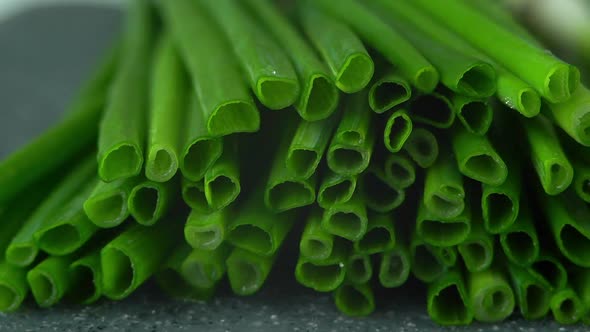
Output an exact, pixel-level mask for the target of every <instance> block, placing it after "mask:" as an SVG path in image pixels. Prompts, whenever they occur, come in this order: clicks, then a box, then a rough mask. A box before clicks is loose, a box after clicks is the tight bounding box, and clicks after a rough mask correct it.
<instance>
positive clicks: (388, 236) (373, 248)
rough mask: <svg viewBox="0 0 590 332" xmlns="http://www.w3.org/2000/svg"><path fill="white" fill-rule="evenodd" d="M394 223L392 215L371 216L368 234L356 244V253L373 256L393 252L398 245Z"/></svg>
mask: <svg viewBox="0 0 590 332" xmlns="http://www.w3.org/2000/svg"><path fill="white" fill-rule="evenodd" d="M394 223H395V221H394V219H393V217H392V216H391V215H390V214H381V213H372V214H369V216H368V224H367V232H366V233H365V235H364V236H363V237H362V238H361V239H360V240H358V241H356V242H355V243H354V250H355V252H357V253H359V254H363V255H373V254H377V253H382V252H386V251H391V250H393V249H394V248H395V246H396V243H397V237H396V230H395V227H394Z"/></svg>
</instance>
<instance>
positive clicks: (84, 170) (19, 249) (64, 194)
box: [6, 158, 96, 267]
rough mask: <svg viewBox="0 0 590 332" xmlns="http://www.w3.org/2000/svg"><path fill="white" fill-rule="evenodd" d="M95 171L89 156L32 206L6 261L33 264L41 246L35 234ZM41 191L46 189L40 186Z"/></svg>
mask: <svg viewBox="0 0 590 332" xmlns="http://www.w3.org/2000/svg"><path fill="white" fill-rule="evenodd" d="M95 174H96V161H95V160H94V158H87V159H85V160H84V161H82V162H81V163H80V164H79V165H77V166H76V167H75V168H74V169H72V170H70V172H69V174H68V175H67V176H65V177H64V178H63V179H61V180H60V182H59V183H58V184H57V186H56V187H55V189H53V190H52V192H51V193H50V194H49V195H47V197H46V198H45V199H44V200H43V202H42V203H41V204H40V205H39V206H38V207H37V208H35V209H34V210H33V208H31V211H33V212H32V214H31V216H29V217H28V218H27V219H26V220H24V221H22V222H23V224H22V227H21V228H20V230H19V231H18V232H17V233H16V235H15V236H14V238H12V240H11V242H10V244H9V245H8V248H6V261H7V262H8V263H10V264H13V265H16V266H21V267H25V266H29V265H31V264H32V263H33V261H34V260H35V258H36V257H37V254H38V253H39V247H38V246H37V243H36V242H35V240H34V238H33V235H34V234H35V233H36V232H37V231H38V230H39V229H40V228H41V226H42V225H43V224H44V223H45V222H46V220H48V219H50V218H52V217H53V216H54V214H55V213H57V212H58V211H59V210H60V209H61V208H62V207H63V206H64V205H65V204H66V203H67V202H68V201H69V200H70V199H71V198H72V197H73V196H74V195H75V194H76V193H77V191H78V190H80V188H82V187H84V185H86V184H87V183H88V181H89V180H90V179H91V178H92V177H93V176H95ZM38 192H39V193H40V192H42V191H41V190H39V191H38ZM23 211H27V209H23Z"/></svg>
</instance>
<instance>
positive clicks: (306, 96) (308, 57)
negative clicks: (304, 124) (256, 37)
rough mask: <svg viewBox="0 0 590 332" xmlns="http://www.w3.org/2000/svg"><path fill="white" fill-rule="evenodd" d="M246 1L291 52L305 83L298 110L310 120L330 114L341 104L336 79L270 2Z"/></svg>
mask: <svg viewBox="0 0 590 332" xmlns="http://www.w3.org/2000/svg"><path fill="white" fill-rule="evenodd" d="M244 3H245V4H246V5H247V6H248V7H249V9H250V11H251V12H252V13H253V14H254V15H255V16H256V17H257V18H258V19H259V21H260V23H261V24H262V25H263V26H264V27H265V28H266V29H267V30H268V31H270V32H271V33H272V34H273V36H274V38H275V40H276V41H277V42H278V43H279V44H280V45H281V47H282V48H283V49H284V50H285V52H286V53H287V54H288V55H289V57H290V59H291V62H292V63H293V66H294V67H295V71H296V72H297V76H298V77H299V82H300V84H302V89H301V93H300V95H299V100H298V101H297V102H296V103H295V109H297V112H298V113H299V115H300V116H301V117H302V118H303V119H305V120H307V121H317V120H321V119H325V118H327V117H329V116H330V114H332V113H333V112H334V111H335V110H336V107H337V106H338V100H339V99H340V98H339V93H338V89H337V88H336V86H335V85H334V79H333V77H332V75H331V74H330V73H329V71H328V69H327V68H326V66H325V65H324V64H323V63H322V61H320V59H318V57H317V56H316V54H315V51H314V50H313V48H312V47H311V45H309V44H308V43H307V41H306V40H305V39H304V38H303V36H302V35H301V34H300V33H299V31H297V29H296V28H295V27H294V26H293V25H292V24H291V22H289V21H288V20H287V18H286V17H285V16H284V15H283V14H282V13H281V12H280V11H279V10H278V8H277V7H276V6H275V4H273V3H272V2H271V1H267V0H264V1H261V0H248V1H244Z"/></svg>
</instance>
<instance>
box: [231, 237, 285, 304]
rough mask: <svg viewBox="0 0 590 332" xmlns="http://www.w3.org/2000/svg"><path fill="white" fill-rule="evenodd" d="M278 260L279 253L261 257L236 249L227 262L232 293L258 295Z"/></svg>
mask: <svg viewBox="0 0 590 332" xmlns="http://www.w3.org/2000/svg"><path fill="white" fill-rule="evenodd" d="M276 258H277V253H275V254H274V255H271V256H260V255H257V254H254V253H252V252H250V251H246V250H244V249H240V248H236V249H234V250H233V251H232V253H231V254H230V255H229V258H228V259H227V261H226V265H227V277H228V279H229V285H230V286H231V289H232V291H233V292H234V293H235V294H237V295H241V296H245V295H252V294H254V293H256V292H257V291H258V290H259V289H260V288H261V287H262V286H263V285H264V282H265V281H266V278H267V277H268V274H269V273H270V270H271V269H272V266H273V264H274V262H275V260H276Z"/></svg>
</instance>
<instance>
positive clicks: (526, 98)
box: [517, 89, 541, 118]
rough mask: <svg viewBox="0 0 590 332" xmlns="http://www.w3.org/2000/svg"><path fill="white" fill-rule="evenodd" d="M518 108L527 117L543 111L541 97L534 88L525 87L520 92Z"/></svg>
mask: <svg viewBox="0 0 590 332" xmlns="http://www.w3.org/2000/svg"><path fill="white" fill-rule="evenodd" d="M517 107H518V110H519V111H520V113H521V114H522V115H524V116H525V117H527V118H532V117H534V116H537V115H538V114H539V113H540V112H541V97H539V94H538V93H537V91H535V90H533V89H525V90H522V91H520V93H519V94H518V101H517Z"/></svg>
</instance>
